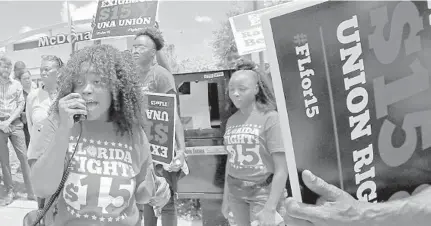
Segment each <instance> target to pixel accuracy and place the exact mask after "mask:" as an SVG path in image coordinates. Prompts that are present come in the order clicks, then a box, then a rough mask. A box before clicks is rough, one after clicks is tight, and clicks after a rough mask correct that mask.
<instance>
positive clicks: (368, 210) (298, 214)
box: [285, 170, 431, 226]
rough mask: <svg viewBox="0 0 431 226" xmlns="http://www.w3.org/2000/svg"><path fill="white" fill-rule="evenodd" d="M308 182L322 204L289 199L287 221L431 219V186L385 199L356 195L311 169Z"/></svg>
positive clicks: (380, 223)
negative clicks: (371, 200) (365, 199)
mask: <svg viewBox="0 0 431 226" xmlns="http://www.w3.org/2000/svg"><path fill="white" fill-rule="evenodd" d="M302 178H303V181H304V183H305V185H306V186H307V187H308V188H310V190H312V191H313V192H315V193H316V194H317V195H319V196H320V199H321V202H320V204H319V205H311V204H304V203H299V202H297V201H295V200H294V199H293V198H288V199H287V200H286V205H285V206H286V210H287V215H286V216H285V221H286V223H291V224H293V225H300V226H324V225H331V226H344V225H349V226H406V225H412V226H413V225H414V226H427V225H430V221H431V187H428V188H427V189H425V190H424V191H422V192H420V193H418V194H416V195H413V196H410V197H408V198H404V199H400V200H394V201H388V202H384V203H368V202H362V201H358V200H356V199H354V198H353V197H352V196H351V195H349V194H348V193H347V192H345V191H343V190H341V189H339V188H337V187H335V186H334V185H331V184H328V183H326V182H325V181H323V180H322V179H321V178H319V177H317V176H315V175H314V174H312V173H311V172H310V171H308V170H304V172H303V173H302Z"/></svg>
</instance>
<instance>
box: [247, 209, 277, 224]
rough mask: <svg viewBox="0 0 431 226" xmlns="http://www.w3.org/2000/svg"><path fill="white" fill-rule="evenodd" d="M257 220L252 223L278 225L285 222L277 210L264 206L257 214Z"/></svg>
mask: <svg viewBox="0 0 431 226" xmlns="http://www.w3.org/2000/svg"><path fill="white" fill-rule="evenodd" d="M256 217H257V221H254V222H256V223H252V225H259V226H277V225H280V224H281V223H282V222H283V218H282V217H281V216H280V214H279V213H278V212H277V211H276V210H272V209H269V208H266V207H264V208H263V209H262V210H261V211H260V212H259V213H257V215H256Z"/></svg>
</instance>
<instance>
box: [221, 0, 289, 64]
mask: <svg viewBox="0 0 431 226" xmlns="http://www.w3.org/2000/svg"><path fill="white" fill-rule="evenodd" d="M289 4H290V3H284V4H280V5H277V6H273V7H268V8H264V9H260V10H256V11H252V12H248V13H244V14H241V15H237V16H233V17H230V18H229V22H230V26H231V28H232V33H233V36H234V38H235V43H236V46H237V49H238V53H239V55H246V54H250V53H255V52H261V51H264V50H265V49H266V46H265V39H264V37H263V33H262V25H261V22H260V18H261V16H262V15H263V14H264V13H267V12H270V11H273V10H276V9H280V8H281V7H286V6H287V5H289Z"/></svg>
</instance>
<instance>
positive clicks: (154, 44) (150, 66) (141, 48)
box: [132, 27, 185, 226]
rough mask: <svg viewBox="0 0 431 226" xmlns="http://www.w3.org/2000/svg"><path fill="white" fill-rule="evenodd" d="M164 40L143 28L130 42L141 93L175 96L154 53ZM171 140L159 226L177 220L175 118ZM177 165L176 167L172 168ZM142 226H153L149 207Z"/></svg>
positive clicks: (178, 128) (180, 141)
mask: <svg viewBox="0 0 431 226" xmlns="http://www.w3.org/2000/svg"><path fill="white" fill-rule="evenodd" d="M163 45H164V40H163V37H162V35H161V33H160V31H159V30H158V29H157V28H151V27H150V28H145V29H143V30H141V31H140V32H139V33H138V34H137V35H136V36H135V39H134V41H133V49H132V53H133V56H134V58H135V60H136V62H137V64H138V65H139V70H140V71H139V73H140V75H141V83H142V90H143V91H144V92H152V93H163V94H165V93H166V94H176V93H177V89H176V87H175V81H174V76H173V75H172V74H171V73H170V72H169V71H168V70H167V69H165V68H163V67H162V66H160V65H159V64H157V62H156V55H157V52H158V51H160V50H161V49H162V48H163ZM175 123H176V124H175V139H176V144H177V146H178V147H177V150H176V157H175V159H174V161H173V164H171V166H170V167H169V169H167V170H165V169H162V173H163V176H164V177H165V178H166V180H167V181H168V183H169V185H170V188H171V194H172V197H171V200H170V201H169V203H168V204H166V206H165V207H163V209H162V225H163V226H176V225H177V217H176V209H175V203H174V193H175V192H176V187H177V180H178V173H177V172H178V171H179V170H180V169H181V167H182V166H183V164H184V162H185V156H184V148H185V143H184V131H183V127H182V124H181V120H180V119H179V117H178V115H176V120H175ZM176 163H179V164H176ZM144 225H145V226H156V225H157V217H156V215H155V214H154V210H153V208H152V207H151V206H150V205H146V206H145V211H144Z"/></svg>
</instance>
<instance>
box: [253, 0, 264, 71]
mask: <svg viewBox="0 0 431 226" xmlns="http://www.w3.org/2000/svg"><path fill="white" fill-rule="evenodd" d="M253 10H254V11H256V10H259V2H258V0H253ZM259 64H260V69H261V70H262V71H265V59H264V56H263V51H260V52H259Z"/></svg>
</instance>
